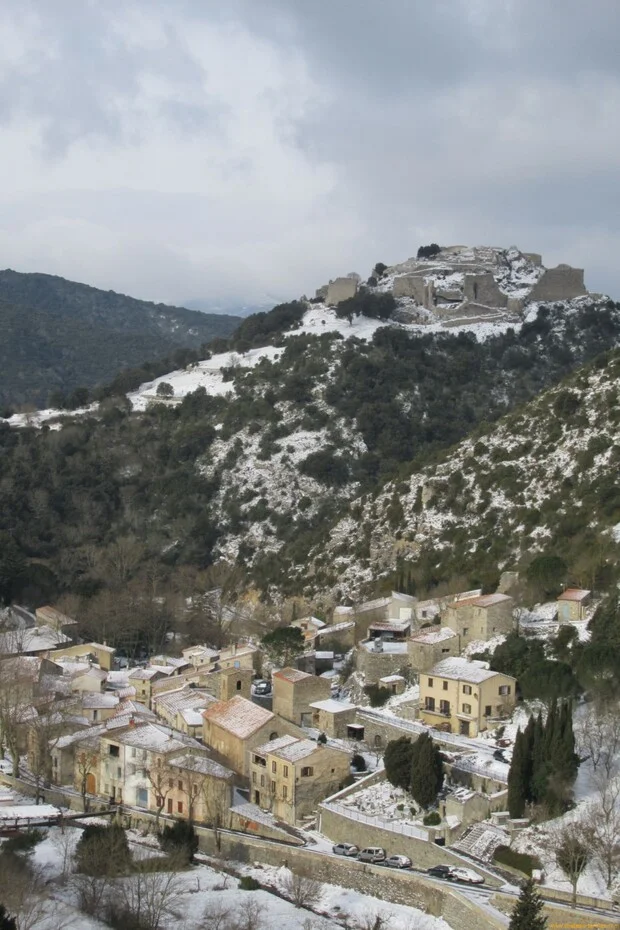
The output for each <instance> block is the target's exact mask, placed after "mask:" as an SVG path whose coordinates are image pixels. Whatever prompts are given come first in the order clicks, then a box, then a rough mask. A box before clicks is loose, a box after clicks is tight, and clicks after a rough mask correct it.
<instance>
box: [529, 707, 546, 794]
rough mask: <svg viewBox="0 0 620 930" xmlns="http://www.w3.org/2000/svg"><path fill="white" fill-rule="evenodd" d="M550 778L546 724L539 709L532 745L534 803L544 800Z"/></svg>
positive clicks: (532, 792) (531, 791) (531, 789)
mask: <svg viewBox="0 0 620 930" xmlns="http://www.w3.org/2000/svg"><path fill="white" fill-rule="evenodd" d="M548 780H549V766H548V762H547V754H546V752H545V725H544V723H543V719H542V713H541V712H540V711H539V712H538V716H537V717H536V721H535V723H534V739H533V745H532V780H531V783H530V791H529V794H530V799H531V800H532V801H533V803H534V804H538V803H539V802H540V801H542V800H543V798H544V797H545V794H546V792H547V783H548Z"/></svg>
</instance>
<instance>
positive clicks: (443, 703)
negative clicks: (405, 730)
mask: <svg viewBox="0 0 620 930" xmlns="http://www.w3.org/2000/svg"><path fill="white" fill-rule="evenodd" d="M516 684H517V682H516V680H515V679H514V678H511V677H510V676H509V675H502V674H500V673H499V672H492V671H491V670H490V669H488V668H486V667H485V663H484V662H476V661H471V662H470V661H468V660H467V659H461V658H456V657H455V658H449V659H443V660H442V661H441V662H438V663H437V665H435V666H434V667H433V668H431V669H429V671H428V672H426V673H424V674H422V675H421V676H420V718H421V719H422V720H423V721H424V723H427V724H429V725H431V726H435V727H437V728H440V729H443V730H446V731H448V732H450V733H459V734H460V735H461V736H471V737H475V736H477V735H478V733H481V732H482V731H484V730H486V729H487V728H488V726H489V725H490V721H491V720H496V719H498V718H503V717H506V716H508V715H509V714H510V713H511V712H512V710H513V708H514V705H515V699H516Z"/></svg>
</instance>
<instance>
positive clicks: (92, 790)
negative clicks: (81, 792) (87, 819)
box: [86, 772, 97, 794]
mask: <svg viewBox="0 0 620 930" xmlns="http://www.w3.org/2000/svg"><path fill="white" fill-rule="evenodd" d="M86 794H97V779H96V778H95V776H94V775H93V773H92V772H89V773H88V775H87V776H86Z"/></svg>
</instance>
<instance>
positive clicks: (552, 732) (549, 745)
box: [545, 698, 558, 762]
mask: <svg viewBox="0 0 620 930" xmlns="http://www.w3.org/2000/svg"><path fill="white" fill-rule="evenodd" d="M557 730H558V702H557V700H556V699H555V698H554V699H553V701H552V702H551V706H550V707H549V713H548V714H547V720H546V722H545V751H546V753H547V758H548V759H549V761H550V762H552V759H553V755H554V753H555V748H556V741H557Z"/></svg>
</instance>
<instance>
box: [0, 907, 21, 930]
mask: <svg viewBox="0 0 620 930" xmlns="http://www.w3.org/2000/svg"><path fill="white" fill-rule="evenodd" d="M0 930H17V923H16V921H15V918H14V917H11V916H10V914H9V913H8V911H7V910H6V908H5V907H4V905H3V904H0Z"/></svg>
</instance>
